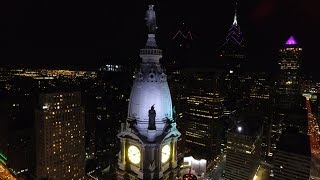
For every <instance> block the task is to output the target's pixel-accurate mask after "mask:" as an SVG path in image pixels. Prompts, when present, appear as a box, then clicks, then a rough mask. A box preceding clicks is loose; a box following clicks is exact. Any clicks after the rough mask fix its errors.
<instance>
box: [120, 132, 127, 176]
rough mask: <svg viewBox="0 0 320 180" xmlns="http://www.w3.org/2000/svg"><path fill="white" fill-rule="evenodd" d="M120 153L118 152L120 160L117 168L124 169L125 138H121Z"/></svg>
mask: <svg viewBox="0 0 320 180" xmlns="http://www.w3.org/2000/svg"><path fill="white" fill-rule="evenodd" d="M120 142H121V150H120V151H121V154H120V162H119V168H120V169H122V170H125V168H126V139H123V138H121V139H120Z"/></svg>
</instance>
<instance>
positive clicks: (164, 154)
mask: <svg viewBox="0 0 320 180" xmlns="http://www.w3.org/2000/svg"><path fill="white" fill-rule="evenodd" d="M169 158H170V146H169V145H168V144H167V145H164V146H163V147H162V150H161V162H162V163H166V162H167V161H168V160H169Z"/></svg>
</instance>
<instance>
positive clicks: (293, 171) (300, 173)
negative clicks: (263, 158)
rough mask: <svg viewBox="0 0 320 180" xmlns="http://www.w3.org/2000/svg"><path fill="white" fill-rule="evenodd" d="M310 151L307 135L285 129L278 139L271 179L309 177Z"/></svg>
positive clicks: (306, 179)
mask: <svg viewBox="0 0 320 180" xmlns="http://www.w3.org/2000/svg"><path fill="white" fill-rule="evenodd" d="M310 165H311V150H310V142H309V137H308V135H305V134H301V133H299V131H298V129H291V128H290V129H287V130H286V131H285V132H283V134H282V135H281V137H280V141H279V143H278V147H277V151H276V153H275V155H274V177H273V178H272V179H279V180H280V179H301V180H304V179H305V180H308V179H309V177H310Z"/></svg>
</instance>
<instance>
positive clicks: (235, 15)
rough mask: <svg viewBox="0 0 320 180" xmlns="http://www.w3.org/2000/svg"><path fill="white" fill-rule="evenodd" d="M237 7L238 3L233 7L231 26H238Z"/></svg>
mask: <svg viewBox="0 0 320 180" xmlns="http://www.w3.org/2000/svg"><path fill="white" fill-rule="evenodd" d="M237 5H238V3H237V2H236V4H235V7H234V18H233V23H232V25H238V21H237Z"/></svg>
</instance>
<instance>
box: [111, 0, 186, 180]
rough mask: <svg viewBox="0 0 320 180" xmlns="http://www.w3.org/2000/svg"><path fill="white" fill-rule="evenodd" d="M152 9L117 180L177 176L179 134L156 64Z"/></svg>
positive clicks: (164, 79) (159, 52)
mask: <svg viewBox="0 0 320 180" xmlns="http://www.w3.org/2000/svg"><path fill="white" fill-rule="evenodd" d="M153 7H154V6H153V5H149V9H148V10H147V13H146V18H145V20H146V22H147V23H146V24H147V27H148V30H149V33H148V39H147V43H146V45H145V47H144V48H143V49H141V50H140V57H141V58H142V62H141V65H140V70H139V71H138V72H137V73H136V74H135V79H134V82H133V86H132V90H131V94H130V101H129V106H128V115H127V121H126V123H125V124H124V125H123V128H122V131H121V132H120V133H119V134H118V138H120V142H121V145H120V152H119V155H118V157H119V158H118V169H117V178H118V179H173V177H174V176H175V174H176V173H177V167H178V164H177V140H178V138H179V136H180V135H181V134H180V132H179V131H178V130H177V128H176V122H175V119H174V117H175V112H174V111H173V108H172V101H171V95H170V90H169V86H168V83H167V76H166V74H165V72H164V70H163V69H162V68H161V64H160V62H159V59H160V58H162V50H161V49H159V48H158V46H157V43H156V40H155V31H156V16H155V11H154V10H153Z"/></svg>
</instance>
